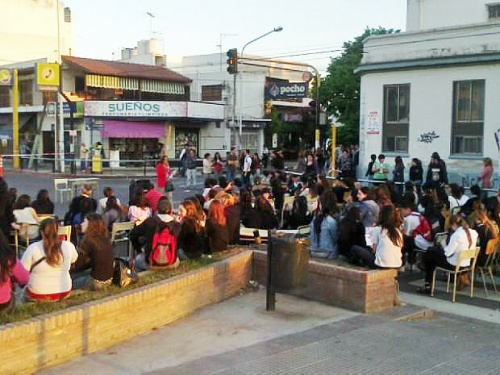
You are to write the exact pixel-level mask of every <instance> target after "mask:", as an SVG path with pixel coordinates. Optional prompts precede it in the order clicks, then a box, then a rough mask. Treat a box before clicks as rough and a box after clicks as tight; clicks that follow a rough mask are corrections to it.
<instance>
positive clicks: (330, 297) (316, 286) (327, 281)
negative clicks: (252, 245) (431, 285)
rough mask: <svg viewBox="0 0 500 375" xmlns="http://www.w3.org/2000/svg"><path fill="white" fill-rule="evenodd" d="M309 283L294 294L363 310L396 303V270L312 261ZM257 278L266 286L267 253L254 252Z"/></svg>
mask: <svg viewBox="0 0 500 375" xmlns="http://www.w3.org/2000/svg"><path fill="white" fill-rule="evenodd" d="M308 271H309V272H308V280H307V281H308V282H307V285H304V286H301V287H298V288H296V289H294V290H291V291H290V293H291V294H294V295H298V296H300V297H303V298H307V299H312V300H316V301H320V302H324V303H328V304H331V305H334V306H338V307H342V308H346V309H349V310H354V311H359V312H363V313H372V312H378V311H382V310H385V309H388V308H391V307H393V306H394V299H395V296H396V292H397V290H396V283H395V278H396V276H397V271H396V270H392V269H391V270H367V269H363V268H359V267H353V266H350V265H349V266H348V265H346V266H343V265H342V264H341V263H340V262H336V263H330V262H328V263H327V262H318V261H314V260H310V261H309V265H308ZM254 274H255V277H254V278H255V279H256V280H257V281H258V282H259V283H260V284H263V285H266V279H267V254H266V252H265V251H260V250H256V251H254Z"/></svg>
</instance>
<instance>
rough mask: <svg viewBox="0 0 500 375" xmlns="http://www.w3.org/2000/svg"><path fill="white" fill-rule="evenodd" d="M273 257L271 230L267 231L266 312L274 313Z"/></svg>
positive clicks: (274, 265) (274, 266)
mask: <svg viewBox="0 0 500 375" xmlns="http://www.w3.org/2000/svg"><path fill="white" fill-rule="evenodd" d="M275 263H276V262H275V256H274V252H273V241H272V240H271V230H270V229H269V230H268V231H267V287H266V310H267V311H274V310H275V308H276V291H275V290H274V286H273V283H274V277H275V268H276V264H275Z"/></svg>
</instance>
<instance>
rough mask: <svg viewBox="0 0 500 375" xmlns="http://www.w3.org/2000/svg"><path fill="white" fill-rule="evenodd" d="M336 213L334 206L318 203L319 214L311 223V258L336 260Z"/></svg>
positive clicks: (323, 202)
mask: <svg viewBox="0 0 500 375" xmlns="http://www.w3.org/2000/svg"><path fill="white" fill-rule="evenodd" d="M336 213H337V210H336V206H334V205H333V206H332V205H331V204H327V202H326V201H325V200H322V201H321V202H320V213H319V215H317V216H316V217H315V218H314V219H313V221H311V224H310V228H311V245H310V251H311V256H316V257H321V258H328V259H336V258H337V229H338V225H337V220H336V219H335V218H334V215H335V214H336Z"/></svg>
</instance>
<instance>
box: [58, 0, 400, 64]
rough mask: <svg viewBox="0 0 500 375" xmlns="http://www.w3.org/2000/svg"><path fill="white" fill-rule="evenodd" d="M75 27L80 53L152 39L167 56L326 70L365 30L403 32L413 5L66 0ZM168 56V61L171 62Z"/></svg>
mask: <svg viewBox="0 0 500 375" xmlns="http://www.w3.org/2000/svg"><path fill="white" fill-rule="evenodd" d="M62 1H63V2H64V6H67V7H70V8H71V11H72V22H73V34H74V41H73V46H74V48H73V55H74V56H78V57H88V58H96V59H104V60H112V59H115V60H116V59H119V57H120V51H121V49H122V48H125V47H127V48H133V47H135V46H137V42H138V41H140V40H144V39H149V38H151V37H155V38H161V39H163V41H164V47H165V54H166V55H167V56H169V55H170V56H189V55H201V54H210V53H218V52H224V53H225V52H226V51H227V50H228V49H230V48H237V49H238V50H239V51H241V49H242V47H243V46H244V45H245V44H246V43H248V42H249V41H252V40H253V39H255V38H258V37H259V36H261V35H263V34H265V33H267V32H268V31H271V30H273V29H274V28H277V27H279V26H281V27H282V28H283V30H282V31H281V32H273V33H271V34H269V35H267V36H265V37H263V38H262V39H259V40H258V41H255V42H252V43H250V44H249V45H248V46H247V47H246V48H245V54H251V55H261V56H264V57H266V58H279V59H283V60H287V61H300V62H304V63H307V64H311V65H313V66H315V67H316V68H317V69H318V70H319V71H321V72H324V71H325V70H326V68H327V66H328V64H329V62H330V58H331V57H335V56H338V55H339V53H340V50H341V48H342V45H343V43H344V42H346V41H350V40H353V39H354V38H355V37H356V36H359V35H361V34H362V33H363V31H364V29H365V28H366V27H370V28H376V27H379V26H381V27H385V28H393V29H399V30H402V31H403V30H404V29H405V24H406V0H308V1H307V0H306V1H298V0H272V1H269V0H252V1H246V0H232V1H229V0H208V1H207V0H141V1H137V0H62ZM167 59H168V58H167Z"/></svg>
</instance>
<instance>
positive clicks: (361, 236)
mask: <svg viewBox="0 0 500 375" xmlns="http://www.w3.org/2000/svg"><path fill="white" fill-rule="evenodd" d="M353 246H361V247H364V248H366V247H367V246H366V233H365V226H364V225H363V222H362V221H361V212H360V211H359V209H358V208H357V207H355V206H352V207H351V208H349V210H347V213H346V215H345V216H344V218H343V219H342V220H341V221H340V223H339V230H338V240H337V248H338V253H339V254H341V255H343V256H345V257H346V258H347V259H348V260H349V261H352V253H351V248H352V247H353Z"/></svg>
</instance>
